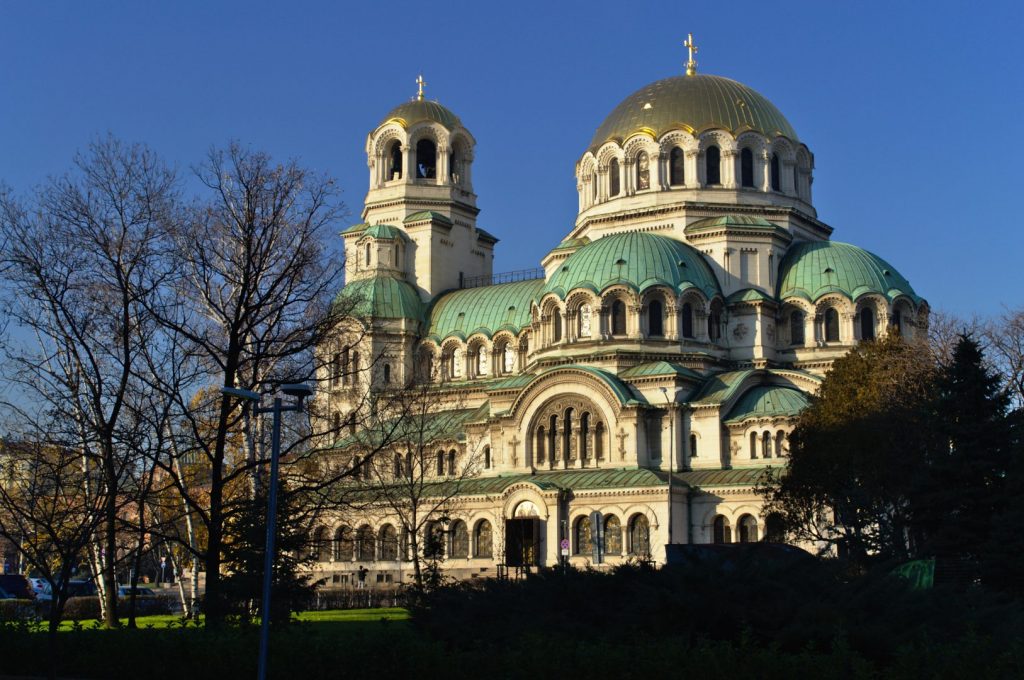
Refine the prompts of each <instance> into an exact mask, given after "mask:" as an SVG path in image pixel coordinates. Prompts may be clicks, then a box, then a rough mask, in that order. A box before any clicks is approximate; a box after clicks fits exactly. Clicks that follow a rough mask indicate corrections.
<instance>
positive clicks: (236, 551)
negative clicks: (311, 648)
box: [223, 484, 317, 625]
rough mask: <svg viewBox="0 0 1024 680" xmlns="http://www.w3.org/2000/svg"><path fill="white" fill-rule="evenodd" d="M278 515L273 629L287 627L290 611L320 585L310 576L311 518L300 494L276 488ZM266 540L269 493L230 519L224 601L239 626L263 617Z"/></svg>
mask: <svg viewBox="0 0 1024 680" xmlns="http://www.w3.org/2000/svg"><path fill="white" fill-rule="evenodd" d="M277 513H278V515H277V535H276V538H275V550H274V564H273V577H272V580H271V596H270V600H271V618H270V622H271V624H273V625H281V624H286V623H288V622H289V621H290V620H291V613H292V612H297V611H299V610H301V609H302V608H303V607H304V606H305V605H306V603H307V602H309V601H310V600H311V598H312V596H313V593H314V591H315V590H316V585H317V584H316V583H314V582H313V581H312V580H311V579H310V576H309V574H310V567H311V566H312V560H313V556H312V555H311V553H310V551H309V540H308V526H309V520H308V518H307V517H306V513H305V512H303V504H302V502H301V500H300V499H299V498H298V495H297V494H295V493H290V492H288V491H287V490H286V489H285V488H284V485H283V484H282V485H281V487H280V488H279V489H278V507H277ZM266 542H267V499H266V495H265V493H259V494H257V496H256V498H255V499H254V500H253V501H252V503H248V504H246V505H245V507H244V509H243V510H242V511H241V512H239V514H238V515H236V516H235V517H234V518H232V519H231V521H230V522H229V523H228V531H226V532H225V543H224V545H225V548H224V565H225V567H226V569H227V575H225V576H224V579H223V586H224V595H225V602H226V603H227V605H228V606H227V611H228V612H229V613H230V614H231V615H233V616H234V617H237V619H238V620H239V621H241V622H251V621H252V620H253V619H255V618H256V617H257V616H258V615H259V613H260V609H261V607H260V600H261V598H262V592H263V560H264V555H265V547H266Z"/></svg>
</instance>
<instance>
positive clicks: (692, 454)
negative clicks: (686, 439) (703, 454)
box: [690, 434, 697, 458]
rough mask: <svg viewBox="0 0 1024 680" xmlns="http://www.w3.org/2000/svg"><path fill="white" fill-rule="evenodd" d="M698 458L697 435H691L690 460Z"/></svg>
mask: <svg viewBox="0 0 1024 680" xmlns="http://www.w3.org/2000/svg"><path fill="white" fill-rule="evenodd" d="M696 457H697V435H695V434H691V435H690V458H696Z"/></svg>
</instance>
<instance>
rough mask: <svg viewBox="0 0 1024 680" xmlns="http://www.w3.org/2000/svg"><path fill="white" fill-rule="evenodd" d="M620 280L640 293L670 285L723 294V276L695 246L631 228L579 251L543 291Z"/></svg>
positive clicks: (600, 287)
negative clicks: (631, 230)
mask: <svg viewBox="0 0 1024 680" xmlns="http://www.w3.org/2000/svg"><path fill="white" fill-rule="evenodd" d="M615 284H625V285H627V286H629V287H630V288H632V289H634V290H636V291H637V292H643V291H644V290H646V289H648V288H650V287H651V286H668V287H669V288H671V289H672V290H675V291H677V292H682V291H684V290H686V289H688V288H698V289H700V290H701V291H702V292H703V293H704V294H705V295H707V296H708V297H709V298H710V297H713V296H715V295H717V294H719V287H718V280H717V279H715V275H714V274H713V273H712V271H711V268H710V267H709V266H708V264H707V262H705V261H704V257H703V256H702V255H701V254H700V253H698V252H697V251H696V250H694V249H693V248H692V247H690V246H688V245H686V244H685V243H683V242H682V241H677V240H675V239H672V238H668V237H666V236H657V235H655V234H645V233H641V232H631V233H626V234H613V235H611V236H605V237H603V238H599V239H597V240H596V241H593V242H591V243H588V244H587V245H585V246H583V247H582V248H580V249H579V250H577V251H576V252H575V253H573V254H572V255H570V256H569V257H568V258H566V260H565V262H564V263H562V266H561V267H559V268H558V271H556V272H555V273H554V274H553V275H552V276H551V279H550V280H549V281H548V282H547V284H546V285H545V286H544V289H543V291H542V292H541V296H543V295H546V294H547V293H556V294H558V295H559V296H563V297H564V296H565V295H566V294H567V293H569V291H571V290H573V289H574V288H587V289H590V290H592V291H594V292H595V293H600V292H601V291H603V290H604V289H605V288H608V287H609V286H612V285H615Z"/></svg>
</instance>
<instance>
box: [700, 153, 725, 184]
mask: <svg viewBox="0 0 1024 680" xmlns="http://www.w3.org/2000/svg"><path fill="white" fill-rule="evenodd" d="M704 177H705V178H706V179H707V181H706V182H705V184H707V185H708V186H714V185H716V184H721V183H722V152H721V151H720V150H719V148H718V147H717V146H715V145H714V144H712V145H711V146H709V147H708V150H707V151H705V152H704Z"/></svg>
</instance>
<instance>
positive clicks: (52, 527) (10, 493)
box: [0, 423, 105, 677]
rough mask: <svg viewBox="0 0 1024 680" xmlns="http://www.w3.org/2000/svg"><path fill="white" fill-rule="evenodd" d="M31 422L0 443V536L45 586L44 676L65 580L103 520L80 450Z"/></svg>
mask: <svg viewBox="0 0 1024 680" xmlns="http://www.w3.org/2000/svg"><path fill="white" fill-rule="evenodd" d="M50 425H51V423H46V427H37V426H33V427H31V428H29V429H28V430H26V431H23V432H21V433H20V434H21V437H22V438H21V439H20V440H19V441H6V442H3V443H2V444H0V537H2V538H3V539H5V540H6V541H8V542H9V543H10V544H12V545H14V546H16V548H17V550H18V552H19V554H20V556H21V558H22V561H23V562H24V563H25V565H26V566H27V567H28V568H29V569H31V570H32V571H33V572H35V573H36V574H38V575H39V576H40V577H41V578H43V579H44V580H45V581H46V582H47V583H48V584H49V586H50V592H51V594H52V599H51V600H50V602H49V610H48V612H47V614H48V615H47V622H48V633H49V647H50V677H54V674H55V672H56V668H57V666H58V659H59V656H60V650H59V647H58V637H57V630H58V628H59V626H60V622H61V619H62V618H63V616H62V615H63V611H64V605H65V603H66V602H67V599H68V581H69V580H70V579H71V577H72V575H73V574H74V573H75V571H76V568H77V567H78V565H79V563H80V560H81V559H82V558H83V556H84V554H85V552H86V548H87V546H88V545H89V542H90V541H91V540H92V538H93V535H94V533H95V532H96V530H97V529H98V528H99V526H100V525H101V524H102V522H103V519H104V514H103V509H104V505H105V502H104V499H103V498H102V497H101V496H97V495H95V494H86V493H84V491H83V490H84V484H83V479H82V477H83V474H84V473H83V470H82V466H81V455H80V454H79V452H78V451H76V450H74V449H72V448H69V447H67V446H66V445H65V444H64V443H63V442H59V441H47V440H46V439H44V438H43V437H45V436H46V435H45V434H44V433H45V432H47V431H48V430H49V429H50V427H49V426H50Z"/></svg>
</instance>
